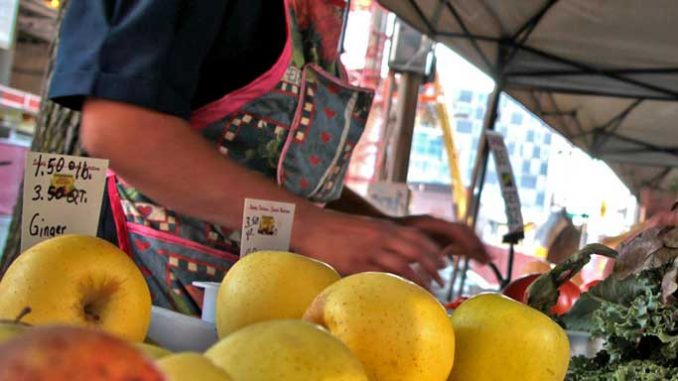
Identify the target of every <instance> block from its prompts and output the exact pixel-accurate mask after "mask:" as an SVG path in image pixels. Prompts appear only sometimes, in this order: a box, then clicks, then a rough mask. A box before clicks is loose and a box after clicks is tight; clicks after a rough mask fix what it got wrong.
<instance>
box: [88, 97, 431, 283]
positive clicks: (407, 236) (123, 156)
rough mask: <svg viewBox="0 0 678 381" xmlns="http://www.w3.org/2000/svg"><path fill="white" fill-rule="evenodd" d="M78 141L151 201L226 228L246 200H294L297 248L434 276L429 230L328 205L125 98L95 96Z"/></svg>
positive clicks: (345, 267)
mask: <svg viewBox="0 0 678 381" xmlns="http://www.w3.org/2000/svg"><path fill="white" fill-rule="evenodd" d="M81 138H82V143H83V144H84V146H85V148H86V149H87V151H88V152H89V153H90V154H92V155H93V156H97V157H104V158H107V159H109V160H110V166H111V168H112V169H113V170H115V171H116V172H117V173H118V174H119V175H120V176H121V177H122V178H124V179H125V180H126V181H128V182H130V183H131V184H133V185H134V186H135V187H136V188H138V189H139V190H140V191H141V192H143V193H144V194H146V195H148V196H149V197H150V198H152V199H153V200H154V201H156V202H158V203H160V204H162V205H166V206H168V207H169V208H171V209H174V210H177V211H178V212H181V213H185V214H187V215H190V216H193V217H197V218H201V219H204V220H207V221H210V222H212V223H215V224H220V225H224V226H232V227H235V226H240V223H241V221H242V213H243V203H244V199H245V198H262V199H270V200H276V201H283V202H291V203H294V204H296V213H295V222H294V229H293V234H292V246H293V249H294V250H296V251H298V252H300V253H302V254H305V255H308V256H311V257H315V258H318V259H321V260H323V261H326V262H328V263H330V264H331V265H333V266H334V267H336V268H337V270H338V271H340V272H342V273H344V274H349V273H354V272H360V271H369V270H381V271H389V272H393V273H396V274H400V275H403V276H405V277H408V278H410V279H413V280H415V281H420V282H421V279H420V278H419V277H418V276H417V275H416V274H415V273H414V272H413V271H412V270H411V268H410V267H409V264H411V263H419V264H421V266H422V267H423V268H424V269H426V270H427V272H428V273H429V275H431V276H432V277H434V278H437V277H438V276H437V269H438V268H439V267H441V266H442V265H443V262H442V257H441V252H442V250H441V248H440V247H439V246H438V245H437V244H436V243H435V242H434V241H432V240H431V239H429V238H428V237H427V236H426V235H425V234H423V233H421V232H420V231H419V230H417V229H415V228H411V227H403V226H399V225H397V224H394V223H392V222H390V221H386V220H379V219H372V218H368V217H356V216H352V215H349V214H344V213H340V212H335V211H330V210H323V209H321V208H318V207H317V206H315V205H314V204H313V203H311V202H308V201H306V200H304V199H302V198H299V197H297V196H294V195H292V194H291V193H289V192H287V191H285V190H284V189H282V188H280V187H278V186H277V185H276V184H275V183H274V182H273V181H271V180H269V179H266V178H264V177H262V176H260V175H259V174H257V173H255V172H252V171H250V170H248V169H246V168H244V167H242V166H240V165H238V164H237V163H235V162H233V161H231V160H228V159H227V158H224V157H223V156H221V155H220V154H219V153H218V152H217V151H216V150H215V149H214V147H212V146H210V145H209V144H208V143H207V142H206V141H205V140H204V139H203V138H202V137H201V136H199V135H198V134H197V133H195V132H194V131H192V130H191V129H190V127H189V125H188V123H187V122H186V121H185V120H183V119H181V118H179V117H176V116H171V115H168V114H164V113H160V112H157V111H153V110H149V109H145V108H141V107H138V106H133V105H129V104H125V103H121V102H115V101H108V100H101V99H90V100H88V101H87V102H86V104H85V107H84V109H83V118H82V125H81Z"/></svg>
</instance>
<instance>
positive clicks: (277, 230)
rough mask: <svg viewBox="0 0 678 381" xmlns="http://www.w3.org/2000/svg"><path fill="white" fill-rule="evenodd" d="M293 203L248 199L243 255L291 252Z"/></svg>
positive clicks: (246, 201)
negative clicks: (267, 251) (272, 251)
mask: <svg viewBox="0 0 678 381" xmlns="http://www.w3.org/2000/svg"><path fill="white" fill-rule="evenodd" d="M293 223H294V204H288V203H284V202H274V201H266V200H254V199H249V198H248V199H245V209H244V213H243V221H242V235H241V242H240V256H241V257H243V256H245V255H247V254H250V253H253V252H255V251H260V250H281V251H287V250H289V249H290V238H291V236H292V224H293Z"/></svg>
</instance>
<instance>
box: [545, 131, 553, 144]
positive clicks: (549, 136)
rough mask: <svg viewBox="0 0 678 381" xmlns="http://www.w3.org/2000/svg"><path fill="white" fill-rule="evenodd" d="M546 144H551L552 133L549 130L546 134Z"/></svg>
mask: <svg viewBox="0 0 678 381" xmlns="http://www.w3.org/2000/svg"><path fill="white" fill-rule="evenodd" d="M544 144H551V133H550V132H547V133H545V134H544Z"/></svg>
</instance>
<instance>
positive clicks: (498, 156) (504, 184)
mask: <svg viewBox="0 0 678 381" xmlns="http://www.w3.org/2000/svg"><path fill="white" fill-rule="evenodd" d="M485 136H486V137H487V144H488V145H489V147H490V150H491V151H492V155H493V156H494V166H495V167H496V169H497V176H498V178H499V186H500V188H501V195H502V197H503V198H504V204H505V208H506V219H507V220H508V225H509V235H510V234H514V235H517V236H521V238H522V234H523V215H522V212H521V209H520V197H519V196H518V188H517V187H516V180H515V177H514V176H513V169H512V167H511V160H510V159H509V154H508V150H507V149H506V144H505V143H504V137H503V136H502V135H501V134H500V133H497V132H493V131H487V132H486V133H485Z"/></svg>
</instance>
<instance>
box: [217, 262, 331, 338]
mask: <svg viewBox="0 0 678 381" xmlns="http://www.w3.org/2000/svg"><path fill="white" fill-rule="evenodd" d="M339 278H340V277H339V274H337V272H336V271H335V270H334V269H333V268H332V267H330V266H328V265H326V264H325V263H322V262H320V261H316V260H314V259H311V258H308V257H304V256H301V255H298V254H292V253H286V252H278V251H262V252H258V253H257V254H256V255H248V256H246V257H244V258H242V259H241V260H239V261H238V262H236V263H235V265H233V267H231V269H230V270H229V271H228V273H226V276H225V277H224V279H223V281H222V282H221V286H220V287H219V293H218V295H217V305H216V325H217V332H218V333H219V337H225V336H227V335H228V334H230V333H232V332H234V331H236V330H238V329H240V328H242V327H245V326H247V325H249V324H252V323H257V322H261V321H266V320H272V319H299V318H301V316H302V315H303V314H304V311H306V308H307V307H308V305H309V304H311V301H313V298H315V297H316V295H318V294H319V293H320V292H321V291H322V290H323V289H324V288H325V287H327V286H329V285H330V284H332V283H334V282H336V281H337V280H339Z"/></svg>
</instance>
